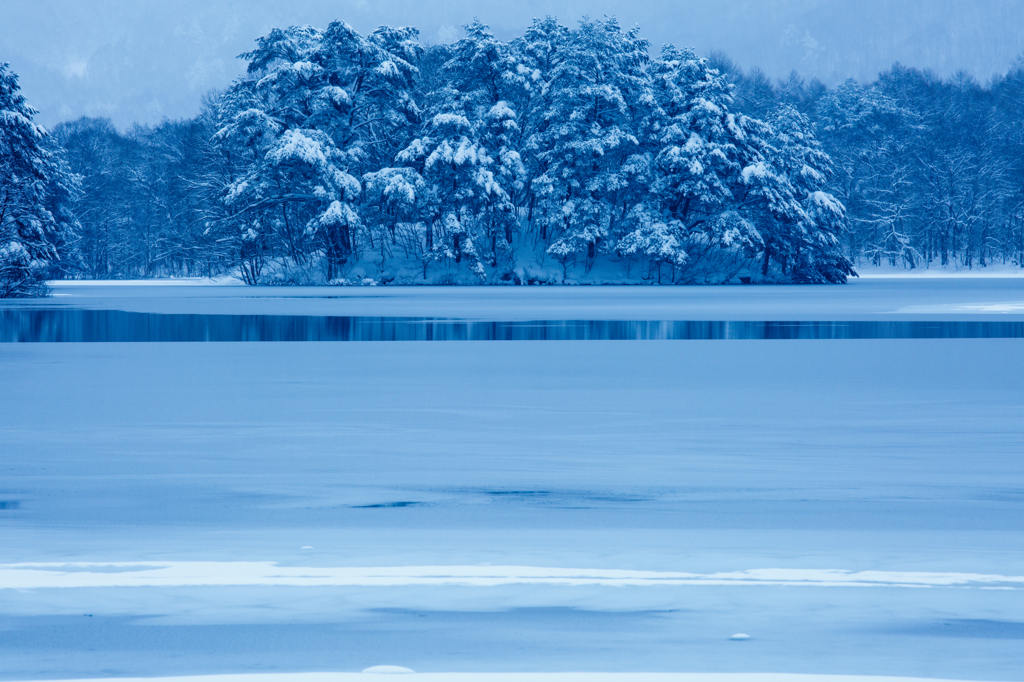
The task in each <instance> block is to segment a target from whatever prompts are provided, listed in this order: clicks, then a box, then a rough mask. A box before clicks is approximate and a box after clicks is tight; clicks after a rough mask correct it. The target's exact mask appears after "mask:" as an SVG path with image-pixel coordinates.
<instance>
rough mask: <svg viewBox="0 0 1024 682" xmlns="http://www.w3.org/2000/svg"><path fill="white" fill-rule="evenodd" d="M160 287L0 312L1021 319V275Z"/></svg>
mask: <svg viewBox="0 0 1024 682" xmlns="http://www.w3.org/2000/svg"><path fill="white" fill-rule="evenodd" d="M170 281H171V282H172V283H173V284H172V285H171V286H158V285H155V284H154V283H153V282H152V281H148V282H130V283H110V282H74V281H70V282H54V283H53V289H54V296H53V297H52V298H50V299H41V300H40V299H35V300H31V301H22V302H0V305H3V306H4V307H11V306H17V307H26V306H31V307H36V308H38V307H45V306H62V307H78V308H89V309H112V310H126V311H132V312H152V313H207V314H235V315H243V314H244V315H250V314H263V315H340V316H365V317H456V318H467V319H485V320H495V319H499V320H558V319H564V320H787V321H799V320H914V319H927V320H932V319H937V320H956V319H979V318H978V316H979V315H993V317H991V318H990V319H998V320H1005V319H1024V277H1021V278H1016V277H942V278H927V277H925V278H919V277H870V278H865V279H854V280H851V281H850V283H849V284H846V285H777V286H742V285H738V286H664V287H659V286H580V287H570V286H538V287H511V286H509V287H493V286H490V287H469V286H466V287H247V286H243V285H233V286H232V285H229V284H215V285H212V286H202V285H201V284H202V281H201V280H170ZM190 285H191V286H190ZM993 306H995V307H993Z"/></svg>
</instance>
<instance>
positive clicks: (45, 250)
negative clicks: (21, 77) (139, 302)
mask: <svg viewBox="0 0 1024 682" xmlns="http://www.w3.org/2000/svg"><path fill="white" fill-rule="evenodd" d="M35 114H36V111H35V109H33V108H32V107H30V106H29V105H28V104H27V103H26V102H25V97H24V96H23V95H22V94H21V88H20V87H19V85H18V77H17V75H16V74H15V73H14V72H13V71H11V70H10V66H9V65H8V64H0V297H2V298H7V297H13V296H38V295H42V294H44V293H45V292H46V277H47V276H48V275H52V274H55V273H56V272H57V271H59V266H60V262H61V260H62V258H63V257H64V256H65V254H66V253H67V251H68V248H67V247H68V246H69V243H70V242H71V241H72V240H73V239H74V228H75V226H76V220H75V218H74V215H73V214H72V213H71V211H70V210H69V205H70V203H71V201H73V200H74V199H75V198H76V196H77V194H78V192H79V178H78V177H77V176H76V175H74V174H73V173H72V172H71V171H70V169H69V168H68V166H67V163H66V161H65V160H64V158H63V155H62V152H61V151H60V150H59V149H54V148H51V147H50V146H49V145H48V140H47V137H48V134H47V132H46V130H45V129H44V128H42V127H41V126H39V125H36V124H35V123H34V122H33V120H32V119H33V118H34V116H35Z"/></svg>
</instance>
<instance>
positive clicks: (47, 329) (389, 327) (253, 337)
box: [0, 309, 1024, 343]
mask: <svg viewBox="0 0 1024 682" xmlns="http://www.w3.org/2000/svg"><path fill="white" fill-rule="evenodd" d="M978 338H986V339H1008V338H1009V339H1019V338H1024V322H1022V321H1006V322H909V321H901V322H878V321H875V322H755V321H689V322H686V321H682V322H678V321H675V322H674V321H623V320H540V321H533V322H480V321H472V320H452V319H438V318H405V317H316V316H297V315H191V314H174V315H165V314H156V313H130V312H124V311H119V310H63V309H62V310H20V309H19V310H0V342H4V343H39V342H48V343H54V342H56V343H60V342H115V341H116V342H146V341H179V342H181V341H184V342H195V341H562V340H581V341H585V340H610V341H614V340H659V339H666V340H670V339H681V340H721V339H766V340H769V339H978Z"/></svg>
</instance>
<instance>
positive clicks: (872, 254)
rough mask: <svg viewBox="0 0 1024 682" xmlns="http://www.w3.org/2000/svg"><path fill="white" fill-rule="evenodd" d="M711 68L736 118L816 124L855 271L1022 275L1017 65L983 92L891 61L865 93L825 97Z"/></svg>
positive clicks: (814, 87) (1022, 95) (1020, 67)
mask: <svg viewBox="0 0 1024 682" xmlns="http://www.w3.org/2000/svg"><path fill="white" fill-rule="evenodd" d="M710 61H711V63H712V64H713V65H714V66H715V67H716V68H718V69H719V70H720V71H721V72H722V73H724V74H726V75H727V77H728V78H729V79H730V82H732V83H733V84H734V88H735V92H736V98H737V106H738V107H739V108H740V109H741V110H742V111H744V112H746V113H748V114H750V115H752V116H757V115H762V114H764V113H765V112H769V111H771V110H772V109H773V108H774V107H776V106H779V105H780V104H788V105H790V106H793V107H795V108H797V109H798V110H799V111H801V112H803V113H805V114H806V115H807V116H808V117H809V118H810V119H811V121H812V122H813V123H814V128H815V132H816V133H817V135H818V139H819V140H820V141H821V143H822V146H823V149H824V151H825V152H826V153H828V155H829V156H830V158H831V159H832V161H833V164H834V168H835V171H836V172H835V175H834V176H833V177H832V178H831V179H830V181H829V183H828V189H829V191H830V192H832V193H833V194H834V195H835V196H836V197H837V198H838V199H839V200H840V201H842V203H843V204H844V205H845V207H846V209H847V212H848V216H849V219H850V223H849V226H848V231H847V232H846V233H845V235H844V236H843V242H844V246H845V252H846V253H847V254H848V255H849V256H850V257H851V258H853V259H854V260H855V261H856V262H861V263H870V264H873V265H881V264H883V263H888V264H890V265H896V266H902V267H905V268H908V269H909V268H915V267H922V266H926V267H927V266H931V265H938V266H941V267H947V266H950V267H959V268H973V267H985V266H987V265H990V264H992V263H1013V264H1015V265H1020V266H1022V267H1024V108H1022V105H1024V60H1022V59H1017V61H1016V62H1015V63H1014V64H1013V65H1012V67H1011V68H1010V70H1009V72H1008V73H1007V74H1005V75H1002V76H997V77H995V78H993V79H992V81H991V82H990V83H989V84H987V85H984V86H983V85H982V84H980V83H978V81H977V80H976V79H974V78H972V77H971V76H969V75H967V74H965V73H958V74H955V75H954V76H953V77H951V78H948V79H941V78H938V77H936V76H935V75H934V74H931V73H929V72H922V71H919V70H916V69H912V68H907V67H905V66H902V65H899V64H896V65H894V66H893V67H892V68H891V69H889V70H888V71H885V72H883V73H881V74H880V75H879V78H878V80H877V81H876V82H874V83H872V84H869V85H859V84H857V83H856V82H854V81H847V82H845V83H842V84H840V85H838V86H837V87H834V88H827V87H825V86H824V85H823V84H822V83H820V82H811V83H809V84H805V82H804V81H803V80H802V79H801V78H800V77H799V76H798V75H797V74H795V73H794V74H792V75H791V76H790V78H789V79H788V80H786V81H782V82H779V83H777V84H774V85H773V84H772V83H771V81H770V80H769V79H768V78H766V77H765V76H764V74H763V73H761V72H759V71H757V70H754V71H753V72H752V73H750V74H743V73H742V72H741V71H740V70H739V69H737V68H736V67H735V65H733V64H732V63H731V62H730V60H729V59H728V58H727V57H725V56H723V55H712V58H711V59H710Z"/></svg>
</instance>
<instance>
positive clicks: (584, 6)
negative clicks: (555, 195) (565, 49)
mask: <svg viewBox="0 0 1024 682" xmlns="http://www.w3.org/2000/svg"><path fill="white" fill-rule="evenodd" d="M547 15H551V16H555V17H557V18H558V19H559V20H560V21H562V22H563V23H565V24H568V25H574V24H575V23H576V22H577V21H579V19H580V18H581V17H583V16H584V15H587V16H590V17H591V18H600V17H602V16H605V15H607V16H614V17H615V18H616V19H617V20H618V21H619V23H620V24H621V25H623V26H624V27H631V26H634V25H638V26H639V27H640V29H641V33H642V35H643V36H644V37H645V38H647V39H648V40H650V41H651V43H652V45H653V48H654V50H658V49H659V48H660V46H661V45H663V44H665V43H673V44H675V45H678V46H687V47H693V48H695V49H696V50H697V51H698V53H700V54H706V53H707V52H708V51H710V50H720V51H723V52H725V53H726V54H728V55H729V56H730V57H732V59H733V60H734V61H736V62H737V63H738V64H739V65H740V66H741V67H743V68H744V69H750V68H752V67H755V66H756V67H759V68H761V69H762V70H764V71H765V72H766V73H767V74H768V75H770V76H772V77H777V78H778V77H783V76H786V75H787V74H788V73H789V72H790V71H791V70H794V69H795V70H797V71H799V72H800V73H801V74H802V75H804V76H805V77H806V78H808V79H809V78H812V77H816V78H820V79H822V80H823V81H825V82H826V83H829V84H834V83H836V82H839V81H842V80H844V79H846V78H855V79H857V80H859V81H861V82H870V81H871V80H873V79H874V78H875V77H876V75H877V74H878V72H879V71H881V70H884V69H886V68H888V67H889V66H891V65H892V64H893V63H894V62H897V61H898V62H901V63H903V64H907V65H910V66H917V67H920V68H927V69H932V70H934V71H935V72H936V73H938V74H940V75H949V74H952V73H954V72H956V71H958V70H964V71H967V72H968V73H970V74H972V75H974V76H976V77H977V78H978V79H979V80H982V81H986V80H988V79H989V78H991V77H992V76H993V75H994V74H996V73H1003V72H1005V71H1006V70H1007V68H1008V67H1009V66H1010V65H1011V64H1012V63H1013V61H1014V59H1015V58H1016V57H1017V56H1018V55H1020V54H1022V53H1024V1H1022V0H970V1H968V0H716V1H715V2H711V1H709V0H701V1H699V2H698V1H695V0H547V1H541V0H519V1H518V2H509V1H508V0H500V1H499V0H472V1H471V0H291V1H290V2H280V1H272V0H159V1H154V0H33V1H31V2H25V1H23V0H0V62H9V63H10V64H11V67H12V69H13V70H14V71H15V72H16V73H18V74H19V76H20V79H21V86H22V89H23V91H24V93H25V95H26V97H27V98H28V100H29V103H30V104H32V105H33V106H34V107H36V109H38V110H39V111H40V113H39V116H38V121H39V122H41V123H43V124H44V125H53V124H55V123H57V122H59V121H63V120H70V119H74V118H78V117H80V116H103V117H108V118H110V119H112V120H113V121H114V123H115V124H116V125H117V126H118V127H120V128H122V129H123V128H126V127H128V126H130V125H131V124H133V123H144V124H154V123H159V122H160V121H161V120H163V119H165V118H170V119H175V118H183V117H189V116H193V115H195V114H196V113H197V112H198V110H199V107H200V103H201V101H202V98H203V96H204V95H205V94H206V93H208V92H210V91H211V90H214V89H218V88H220V89H223V88H225V87H226V86H228V85H229V84H230V83H231V81H232V79H234V78H236V77H238V76H239V75H241V74H242V73H243V72H244V63H243V62H242V61H241V60H239V59H237V55H239V54H240V53H242V52H245V51H246V50H249V49H251V48H252V46H253V45H254V41H255V40H256V38H258V37H259V36H261V35H263V34H265V33H266V32H267V31H269V30H270V29H271V28H274V27H278V26H287V25H304V24H310V25H314V26H320V27H325V26H326V25H327V24H328V23H330V22H331V21H332V20H335V19H342V20H344V21H347V22H348V23H350V24H351V25H352V26H354V27H355V28H356V29H357V30H359V31H361V32H363V33H366V32H369V31H371V30H373V29H374V28H376V27H377V26H379V25H382V24H389V25H404V26H415V27H417V28H419V29H420V37H421V40H422V42H424V43H427V44H431V43H440V42H449V41H451V40H453V39H457V38H458V37H459V36H460V35H461V28H460V27H461V26H462V25H464V24H466V23H468V22H469V21H471V20H472V19H473V18H474V17H478V18H480V19H481V20H482V21H483V22H484V23H486V24H488V25H489V26H491V28H492V30H493V31H494V33H495V34H496V35H497V36H498V37H499V38H502V39H511V38H513V37H515V36H517V35H519V34H521V33H522V31H523V29H524V28H526V26H528V25H529V23H530V22H531V20H532V19H533V18H535V17H544V16H547Z"/></svg>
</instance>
